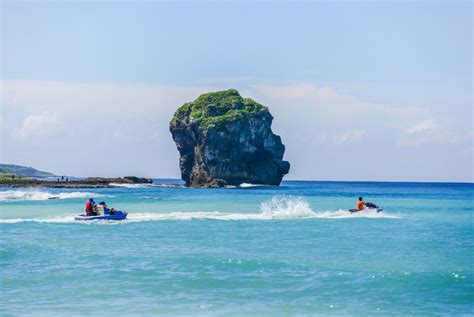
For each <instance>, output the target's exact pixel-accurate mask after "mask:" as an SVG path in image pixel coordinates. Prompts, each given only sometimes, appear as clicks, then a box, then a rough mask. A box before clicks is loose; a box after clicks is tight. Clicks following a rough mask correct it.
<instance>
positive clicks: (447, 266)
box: [0, 181, 474, 316]
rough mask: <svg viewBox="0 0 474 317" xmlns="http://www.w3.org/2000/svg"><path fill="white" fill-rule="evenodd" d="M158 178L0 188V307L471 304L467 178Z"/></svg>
mask: <svg viewBox="0 0 474 317" xmlns="http://www.w3.org/2000/svg"><path fill="white" fill-rule="evenodd" d="M167 182H168V183H172V184H173V185H172V186H168V185H167V186H132V188H126V187H116V188H111V189H87V190H84V191H82V190H67V189H14V190H12V189H8V188H3V189H0V204H1V205H0V230H1V234H2V239H1V240H0V255H1V257H0V259H1V263H0V264H1V271H0V274H1V276H0V277H1V284H0V287H1V289H0V315H2V316H4V315H7V316H8V315H35V316H57V315H96V316H99V315H100V316H103V315H130V314H134V315H156V314H160V315H176V314H186V315H189V314H193V315H215V314H218V315H268V316H274V315H344V316H345V315H353V316H368V315H369V316H370V315H382V316H386V315H430V316H432V315H472V314H473V309H474V304H473V302H474V286H473V285H474V283H473V282H474V279H473V276H474V268H473V266H472V263H473V260H474V258H473V257H474V253H473V246H474V239H473V236H474V231H473V212H474V201H473V198H474V185H473V184H439V183H358V182H290V181H288V182H284V183H283V185H282V186H280V187H271V186H250V185H245V186H244V187H242V188H227V189H188V188H182V187H174V186H175V184H176V183H177V182H175V181H167ZM359 195H363V196H364V198H366V200H369V201H372V202H374V203H377V204H378V205H381V206H383V207H384V209H385V210H384V211H383V212H382V213H379V214H377V213H375V212H366V213H360V214H350V213H349V212H347V211H345V210H346V209H348V208H353V205H354V204H355V200H356V198H357V196H359ZM89 196H94V197H96V198H95V199H96V201H101V200H106V201H107V203H108V204H109V205H112V206H115V207H116V208H118V209H124V210H126V211H128V212H129V220H126V221H122V222H103V221H99V222H91V223H82V222H75V221H74V220H73V217H74V215H76V214H78V213H80V212H81V211H82V209H83V205H84V202H85V200H86V199H87V198H88V197H89ZM49 198H55V199H49Z"/></svg>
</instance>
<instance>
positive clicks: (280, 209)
mask: <svg viewBox="0 0 474 317" xmlns="http://www.w3.org/2000/svg"><path fill="white" fill-rule="evenodd" d="M74 216H75V214H68V215H64V216H60V217H59V216H57V217H50V218H37V219H22V218H16V219H0V223H18V222H28V221H29V222H40V223H43V222H51V223H69V222H75V221H74ZM345 218H395V219H397V218H401V217H400V216H399V215H393V214H387V213H384V212H382V213H377V212H376V211H364V212H358V213H350V212H349V211H347V210H336V211H321V212H315V211H313V210H312V209H311V208H310V206H309V204H308V203H307V202H306V201H305V200H304V199H302V198H298V197H296V198H293V197H290V198H285V197H284V198H276V197H275V198H273V199H271V200H269V201H266V202H263V203H262V204H261V205H260V212H258V213H230V212H220V211H195V212H169V213H152V212H142V213H135V212H131V213H129V214H128V217H127V220H124V221H119V222H118V221H100V220H99V221H94V222H89V221H86V222H81V223H116V224H118V223H133V222H144V221H164V220H222V221H239V220H240V221H241V220H289V219H345Z"/></svg>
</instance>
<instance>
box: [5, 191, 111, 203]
mask: <svg viewBox="0 0 474 317" xmlns="http://www.w3.org/2000/svg"><path fill="white" fill-rule="evenodd" d="M101 196H104V195H100V194H97V193H88V192H64V193H50V192H47V191H40V190H7V191H0V201H15V200H48V199H72V198H87V197H101Z"/></svg>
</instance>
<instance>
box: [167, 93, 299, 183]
mask: <svg viewBox="0 0 474 317" xmlns="http://www.w3.org/2000/svg"><path fill="white" fill-rule="evenodd" d="M272 120H273V117H272V115H271V114H270V112H269V111H268V108H267V107H264V106H262V105H261V104H259V103H257V102H255V101H253V100H252V99H249V98H245V99H244V98H242V97H241V96H240V94H239V92H238V91H237V90H235V89H229V90H225V91H219V92H213V93H208V94H204V95H201V96H200V97H199V98H198V99H196V100H195V101H193V102H189V103H186V104H184V105H183V106H181V107H180V108H179V109H178V110H177V111H176V113H175V115H174V117H173V119H172V120H171V122H170V131H171V134H172V136H173V140H174V141H175V143H176V146H177V148H178V151H179V154H180V159H179V167H180V169H181V177H182V179H183V180H184V181H185V182H186V185H187V186H192V187H220V186H225V185H239V184H241V183H253V184H270V185H279V184H280V182H281V179H282V177H283V175H285V174H287V173H288V171H289V169H290V164H289V163H288V162H287V161H283V160H282V158H283V154H284V152H285V146H284V145H283V144H282V143H281V139H280V137H279V136H278V135H275V134H273V132H272V130H271V124H272Z"/></svg>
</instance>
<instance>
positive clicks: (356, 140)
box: [0, 0, 474, 182]
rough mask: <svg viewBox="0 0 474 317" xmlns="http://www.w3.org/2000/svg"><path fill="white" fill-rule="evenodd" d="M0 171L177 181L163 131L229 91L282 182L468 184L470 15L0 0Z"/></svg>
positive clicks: (305, 6)
mask: <svg viewBox="0 0 474 317" xmlns="http://www.w3.org/2000/svg"><path fill="white" fill-rule="evenodd" d="M0 8H1V30H0V34H1V41H0V45H1V55H0V57H1V64H0V66H1V103H0V107H1V108H0V110H1V112H0V113H1V117H0V133H1V138H0V139H1V143H0V162H3V163H12V164H20V165H27V166H32V167H35V168H39V169H42V170H46V171H51V172H54V173H57V174H64V175H73V176H121V175H137V176H146V177H160V178H179V177H180V171H179V166H178V159H179V154H178V151H177V150H176V146H175V144H174V143H173V140H172V138H171V134H170V132H169V127H168V125H169V121H170V119H171V117H172V116H173V113H174V111H175V110H176V109H177V108H178V107H179V106H181V105H182V104H183V103H185V102H188V101H192V100H194V99H196V98H197V97H198V96H199V95H200V94H202V93H205V92H209V91H215V90H222V89H228V88H236V89H238V90H239V91H240V93H241V94H242V96H243V97H250V98H253V99H255V100H256V101H258V102H260V103H262V104H264V105H266V106H268V107H269V109H270V112H271V113H272V115H273V116H274V121H273V126H272V129H273V131H274V132H275V133H276V134H279V135H280V136H281V137H282V141H283V143H284V144H285V146H286V152H285V159H286V160H288V161H289V162H290V163H291V170H290V173H289V174H288V175H287V176H286V177H285V178H286V179H301V180H360V181H362V180H368V181H452V182H473V181H474V176H473V169H474V166H473V164H474V163H473V152H474V129H473V121H474V114H473V82H472V77H473V62H472V56H473V55H472V53H473V52H472V41H473V38H472V29H473V20H472V15H473V5H472V2H470V1H432V2H430V1H418V2H411V1H379V2H372V1H369V2H357V1H351V2H336V1H318V2H311V1H305V2H285V1H274V2H271V1H265V2H250V1H233V2H199V1H194V2H173V3H171V2H159V1H143V2H140V1H134V2H132V1H130V2H128V1H78V2H65V1H64V2H62V1H51V2H47V1H44V2H39V1H29V2H28V1H9V0H1V1H0Z"/></svg>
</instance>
